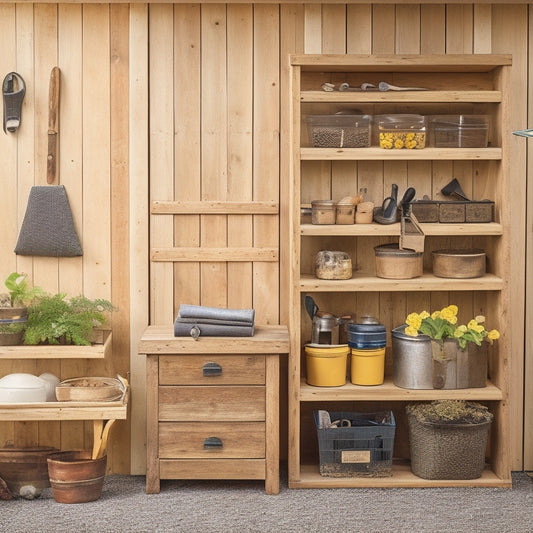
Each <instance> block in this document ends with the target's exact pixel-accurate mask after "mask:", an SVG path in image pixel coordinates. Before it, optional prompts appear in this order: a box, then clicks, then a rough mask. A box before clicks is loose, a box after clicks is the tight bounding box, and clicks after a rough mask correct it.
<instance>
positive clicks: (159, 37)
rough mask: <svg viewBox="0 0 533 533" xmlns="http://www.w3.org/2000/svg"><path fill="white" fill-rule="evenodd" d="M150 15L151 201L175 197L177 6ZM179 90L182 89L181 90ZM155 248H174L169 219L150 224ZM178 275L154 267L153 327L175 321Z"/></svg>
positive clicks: (167, 268) (158, 8)
mask: <svg viewBox="0 0 533 533" xmlns="http://www.w3.org/2000/svg"><path fill="white" fill-rule="evenodd" d="M149 12H150V47H149V53H150V87H151V88H152V89H153V90H156V89H155V88H157V87H159V88H163V87H167V88H168V89H167V90H157V94H158V96H157V97H156V98H150V198H151V199H153V200H171V199H173V197H174V180H173V179H172V177H173V176H174V136H173V133H174V98H173V87H174V69H173V66H174V65H173V59H174V58H173V36H174V27H173V21H174V16H173V6H172V5H170V4H153V5H150V7H149ZM178 90H179V89H178ZM150 243H151V246H161V247H164V246H167V247H168V246H172V245H173V243H174V226H173V223H172V219H171V218H169V217H154V218H153V219H152V220H151V221H150ZM173 286H174V272H173V268H172V264H170V263H154V264H152V265H151V272H150V291H151V298H150V308H151V322H152V323H153V324H166V323H168V322H171V321H173V318H174V297H173V291H172V288H173Z"/></svg>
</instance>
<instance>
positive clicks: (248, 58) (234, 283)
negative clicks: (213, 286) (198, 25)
mask: <svg viewBox="0 0 533 533" xmlns="http://www.w3.org/2000/svg"><path fill="white" fill-rule="evenodd" d="M253 21H254V12H253V10H252V6H251V5H228V8H227V41H228V52H227V55H228V59H227V63H228V196H227V198H228V200H232V201H239V200H240V201H251V200H252V199H253V188H254V187H253V186H254V181H255V180H254V179H253V178H252V179H250V177H251V176H253V159H254V158H253V155H254V153H253V139H252V130H253V127H254V123H253V102H254V98H253V94H254V87H253V83H254V80H253V62H254V58H253V53H254V41H253V40H254V28H253ZM272 52H274V51H272ZM256 98H258V99H259V100H261V97H256ZM276 109H277V107H276ZM254 133H255V132H254ZM227 218H228V242H227V244H228V246H230V247H232V246H253V227H252V224H253V217H252V215H228V217H227ZM227 268H228V288H227V290H228V296H227V298H228V300H227V301H228V307H229V308H233V309H249V308H251V307H252V306H253V303H252V302H253V294H252V292H253V291H252V283H253V280H252V263H249V262H237V263H229V264H228V265H227Z"/></svg>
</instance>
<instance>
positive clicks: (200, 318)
mask: <svg viewBox="0 0 533 533" xmlns="http://www.w3.org/2000/svg"><path fill="white" fill-rule="evenodd" d="M254 316H255V311H254V310H253V309H221V308H218V307H205V306H201V305H187V304H185V305H180V308H179V311H178V316H177V317H176V321H175V322H174V336H175V337H183V336H189V335H190V336H192V337H195V338H197V337H199V336H201V335H203V336H206V337H252V336H253V334H254Z"/></svg>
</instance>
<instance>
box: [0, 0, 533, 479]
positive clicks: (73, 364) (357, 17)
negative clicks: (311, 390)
mask: <svg viewBox="0 0 533 533" xmlns="http://www.w3.org/2000/svg"><path fill="white" fill-rule="evenodd" d="M529 11H530V8H529V6H527V5H525V4H511V5H508V4H504V3H502V4H494V5H490V4H475V5H474V4H449V5H446V4H431V5H424V4H403V3H402V4H396V5H395V4H374V5H372V4H371V3H368V4H360V3H358V4H348V5H344V4H327V5H326V4H324V5H320V4H308V5H302V4H294V5H292V4H285V3H283V4H281V5H278V4H263V3H261V4H220V3H215V4H210V3H205V4H203V3H202V4H182V3H180V4H175V5H173V4H150V5H146V4H137V3H135V4H131V5H127V4H116V5H107V4H91V5H81V4H74V3H65V4H30V3H17V4H9V3H2V4H0V30H1V31H0V42H1V44H2V55H1V57H0V66H1V67H2V72H4V73H7V72H10V71H12V70H16V71H17V72H19V73H21V74H22V76H23V77H24V79H25V80H26V83H27V94H26V99H25V103H24V109H23V124H22V126H21V128H20V129H19V131H18V133H17V134H15V135H13V134H10V135H2V134H0V156H1V157H2V162H3V175H4V184H5V187H4V191H3V194H2V195H0V209H1V210H2V212H3V214H4V217H3V225H2V231H1V232H0V245H1V246H2V249H3V250H5V252H4V253H3V254H0V279H4V278H5V277H6V276H7V274H8V273H9V272H11V271H13V270H15V269H17V270H19V271H24V272H27V273H29V274H30V277H31V279H32V280H33V281H34V282H35V283H36V284H38V285H41V286H43V287H45V288H46V289H48V290H50V291H58V290H61V291H66V292H68V293H70V294H77V293H80V292H84V293H85V294H87V295H88V296H91V297H96V296H99V297H105V298H109V299H112V300H113V302H114V303H115V305H117V307H119V311H118V312H117V313H115V314H114V316H113V330H114V340H113V355H112V357H111V358H110V360H108V361H106V362H105V363H104V362H100V363H98V362H90V363H88V362H86V361H70V362H17V361H7V362H6V361H4V362H2V363H0V375H4V374H7V373H10V372H14V371H27V372H32V373H41V372H43V371H45V370H46V371H51V372H55V373H60V374H61V377H62V378H67V377H71V376H73V375H78V374H92V375H99V374H104V373H105V374H107V375H114V374H115V373H116V372H120V373H121V374H123V375H124V374H126V372H128V370H130V371H131V374H130V376H129V377H130V381H131V383H132V416H131V417H130V420H129V422H120V423H117V424H116V425H115V427H114V429H113V434H112V438H111V439H110V440H111V450H110V458H111V460H110V469H111V470H113V471H115V472H127V471H131V472H132V473H134V474H140V473H143V471H144V470H143V469H144V461H145V458H144V453H145V452H144V438H145V437H144V432H145V431H144V420H145V404H144V393H145V391H144V362H143V359H142V358H141V357H139V356H138V355H137V351H136V343H137V341H138V338H139V336H140V335H141V333H142V330H143V328H144V326H145V325H147V324H148V323H152V324H160V323H171V322H172V321H173V319H174V317H175V314H176V312H177V309H178V307H179V305H180V303H199V304H203V305H215V306H228V307H251V306H253V307H254V308H255V309H256V313H257V315H256V317H257V322H262V323H278V322H281V323H283V322H284V321H285V320H286V315H287V308H286V295H287V286H286V283H287V279H286V275H285V273H286V272H288V257H287V247H286V246H285V244H286V242H287V238H288V233H287V231H286V228H287V216H288V215H287V209H286V208H287V199H288V197H287V194H288V184H287V175H288V174H287V169H288V168H289V161H288V152H287V131H286V130H285V128H286V122H285V120H284V119H285V117H286V114H287V102H288V100H287V98H286V95H287V91H288V79H287V75H288V63H287V57H288V54H289V53H294V52H308V53H328V52H333V53H365V54H366V53H398V54H403V53H414V54H416V53H463V52H465V53H472V52H474V53H491V52H494V53H512V54H513V63H514V69H513V86H514V87H515V89H514V90H515V91H516V92H515V94H513V103H512V110H511V111H512V113H511V115H512V116H511V123H512V127H513V129H519V128H524V127H526V125H527V124H526V117H527V94H528V93H527V87H528V84H527V80H528V65H527V52H528V46H526V43H528V42H529V48H531V46H532V45H531V41H532V39H531V36H530V35H528V18H530V17H531V15H530V13H529ZM56 64H57V65H59V66H60V68H61V70H62V74H63V82H62V102H61V153H60V181H61V183H62V184H64V185H65V187H66V189H67V192H68V195H69V199H70V202H71V205H72V210H73V213H74V218H75V223H76V227H77V229H78V231H79V233H80V235H81V237H82V241H83V248H84V255H83V257H81V258H73V259H66V258H62V259H50V258H34V259H32V258H27V257H19V256H16V255H15V254H14V253H13V252H12V250H13V248H14V244H15V242H16V238H17V235H18V228H19V227H20V224H21V221H22V217H23V216H24V212H25V207H26V201H27V196H28V193H29V190H30V187H31V186H32V185H34V184H44V183H45V164H46V163H45V156H46V120H47V107H46V105H47V98H48V77H49V73H50V70H51V68H52V67H53V66H54V65H56ZM529 85H531V82H530V83H529ZM530 121H531V119H530ZM509 150H511V151H512V154H511V159H512V171H513V179H515V180H516V186H515V191H516V196H515V197H513V199H512V201H513V202H514V203H515V204H516V209H513V222H512V231H513V239H514V245H513V254H514V255H513V257H512V258H511V261H512V264H513V268H514V273H513V279H512V293H513V297H514V302H515V305H514V312H513V317H512V320H510V322H511V327H512V337H513V342H514V343H515V344H513V354H512V363H511V366H510V370H511V387H510V389H511V391H512V392H511V398H510V402H511V404H512V409H511V411H512V413H513V420H511V429H512V438H511V442H512V446H513V449H512V453H511V456H512V467H513V469H522V467H523V466H525V467H526V468H530V469H531V468H533V452H532V451H526V461H525V463H524V462H523V448H522V437H523V435H524V434H525V437H526V439H527V441H526V445H525V449H526V450H533V429H532V426H531V423H530V422H529V425H528V426H527V427H526V431H525V432H524V431H523V406H524V397H523V394H524V387H523V381H522V380H523V372H524V358H523V339H524V335H523V328H524V319H523V316H524V311H525V308H524V287H525V285H524V283H525V282H524V272H525V260H524V259H525V258H524V254H523V250H524V246H525V228H526V219H525V213H526V209H525V207H526V179H525V178H526V162H527V155H528V154H527V150H529V151H531V148H530V147H528V146H527V144H526V141H524V140H523V139H518V138H514V137H513V139H511V141H510V142H509ZM530 157H531V155H530ZM530 166H531V165H530ZM420 167H421V168H419V169H417V173H418V175H419V176H420V178H419V179H423V173H424V169H423V164H420ZM345 170H346V169H345V168H344V167H343V165H342V164H340V163H339V164H338V168H337V169H336V170H335V172H336V173H337V174H338V176H339V179H340V181H339V183H341V182H342V175H343V172H345ZM359 171H360V172H363V173H364V165H361V168H360V169H359ZM390 171H391V172H395V173H397V174H396V175H398V176H400V177H401V176H402V175H405V169H403V168H401V167H400V166H399V165H396V166H395V167H394V168H391V169H390ZM128 178H129V179H128ZM385 186H389V185H384V187H385ZM339 190H340V189H339ZM530 194H531V193H530ZM154 202H155V203H154ZM190 202H195V203H194V204H190ZM187 205H194V206H195V207H196V208H197V209H196V211H195V212H194V213H192V214H191V213H190V211H189V212H188V210H187V207H186V206H187ZM165 210H166V211H167V212H170V213H171V214H166V215H164V214H161V212H163V211H165ZM280 231H281V233H280ZM196 251H199V252H201V254H202V256H203V257H202V260H201V261H199V260H198V259H199V255H198V254H196V255H195V253H196ZM236 258H238V259H239V260H238V261H235V260H234V259H236ZM528 311H529V312H530V309H529V308H528ZM528 324H530V320H528ZM528 353H529V351H528ZM528 357H530V356H529V355H528ZM532 367H533V364H532V362H531V359H528V361H527V367H526V372H527V373H528V376H530V377H532ZM282 387H283V385H282ZM526 394H527V402H526V403H528V405H529V406H530V405H533V402H532V401H531V400H532V398H533V389H532V387H531V386H530V385H528V386H527V387H526ZM527 409H528V412H529V420H531V418H532V417H531V407H528V408H527ZM130 431H131V435H130ZM285 435H286V433H285V432H284V431H282V436H283V437H284V436H285ZM283 437H282V438H283ZM91 438H92V434H91V427H90V424H87V423H83V422H68V423H58V422H31V423H19V422H17V423H6V422H1V421H0V440H2V441H13V442H15V443H16V444H18V445H29V444H53V445H56V446H61V447H62V448H64V449H67V448H79V447H88V446H89V443H90V441H91ZM284 442H285V441H283V442H282V444H284ZM130 445H131V453H130ZM130 459H131V461H130ZM130 465H131V466H130Z"/></svg>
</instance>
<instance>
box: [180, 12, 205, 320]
mask: <svg viewBox="0 0 533 533" xmlns="http://www.w3.org/2000/svg"><path fill="white" fill-rule="evenodd" d="M200 54H201V43H200V6H199V5H198V4H196V5H192V4H190V5H188V4H180V5H175V6H174V86H175V87H177V88H178V90H175V91H174V107H175V124H174V130H175V132H176V137H175V143H174V157H175V161H176V164H175V165H174V182H175V191H174V197H175V199H176V200H181V201H198V200H200V194H201V189H200V185H201V183H200V176H201V161H200V105H201V102H200V98H201V92H200V87H201V83H202V80H201V76H200V69H201V64H200V57H201V56H200ZM174 232H175V237H174V242H175V245H176V246H191V247H192V246H199V245H200V216H191V215H177V216H176V217H175V221H174ZM174 284H175V285H174V310H175V312H176V310H177V308H178V307H179V304H180V302H181V303H190V304H194V305H198V304H199V303H200V265H199V264H198V263H176V264H175V265H174Z"/></svg>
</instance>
